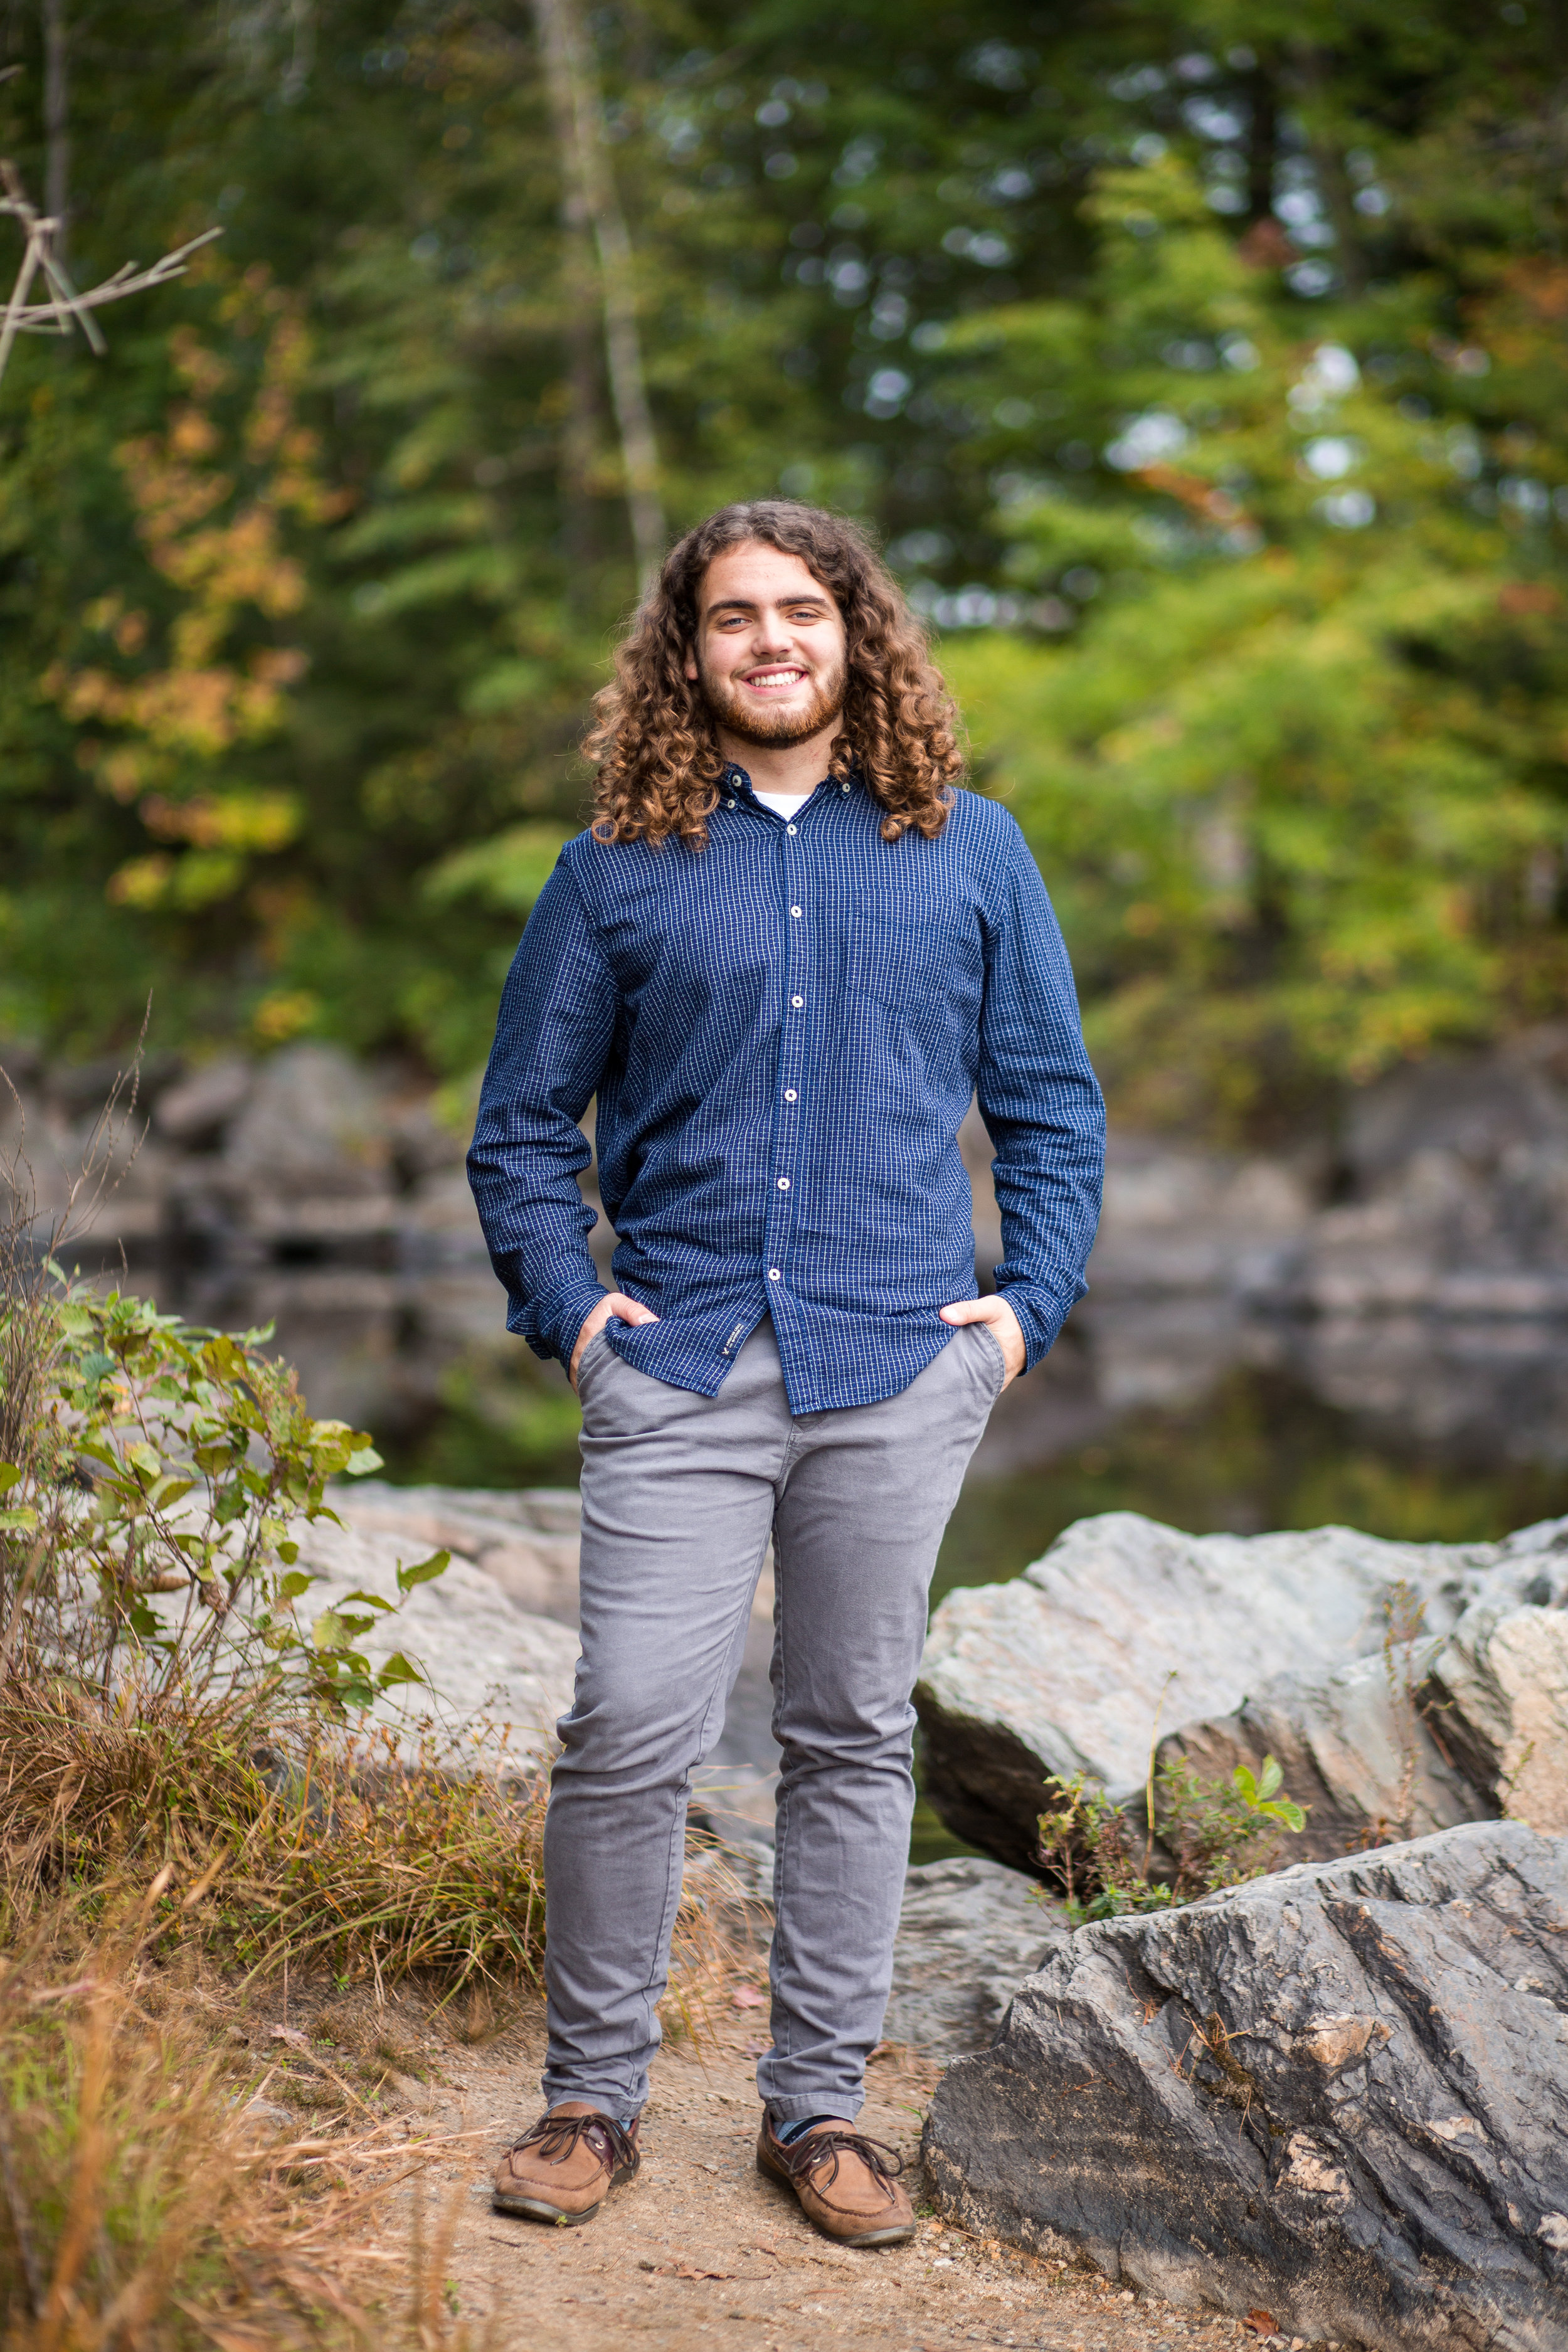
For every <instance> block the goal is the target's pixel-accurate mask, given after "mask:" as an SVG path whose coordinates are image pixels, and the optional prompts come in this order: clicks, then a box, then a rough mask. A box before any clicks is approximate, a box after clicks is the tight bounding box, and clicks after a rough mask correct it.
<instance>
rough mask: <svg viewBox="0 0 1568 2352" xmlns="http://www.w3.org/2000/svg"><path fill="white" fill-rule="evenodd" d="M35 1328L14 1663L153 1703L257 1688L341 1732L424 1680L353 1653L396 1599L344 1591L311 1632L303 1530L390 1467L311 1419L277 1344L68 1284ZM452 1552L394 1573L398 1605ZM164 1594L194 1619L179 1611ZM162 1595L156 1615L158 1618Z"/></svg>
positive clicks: (4, 1546) (14, 1558)
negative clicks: (305, 1610) (187, 1694)
mask: <svg viewBox="0 0 1568 2352" xmlns="http://www.w3.org/2000/svg"><path fill="white" fill-rule="evenodd" d="M58 1279H59V1283H60V1288H59V1294H58V1298H57V1299H56V1300H55V1301H53V1302H52V1304H51V1305H50V1306H48V1307H47V1309H46V1310H45V1311H44V1312H43V1314H42V1315H41V1316H39V1315H38V1314H37V1302H36V1301H35V1309H34V1311H35V1316H36V1318H37V1324H38V1329H37V1339H38V1346H39V1353H40V1356H41V1358H42V1360H43V1366H44V1370H43V1377H42V1378H41V1380H40V1381H39V1382H38V1384H37V1402H36V1406H35V1412H34V1417H33V1422H32V1425H31V1427H30V1429H29V1430H28V1431H26V1433H25V1439H26V1442H25V1444H23V1445H21V1446H20V1447H18V1449H17V1450H18V1452H19V1453H20V1454H22V1459H21V1460H20V1461H19V1462H16V1463H7V1464H4V1465H0V1487H3V1489H4V1500H5V1509H4V1512H3V1513H0V1559H3V1560H4V1565H5V1589H6V1592H7V1598H8V1601H9V1603H10V1606H9V1609H8V1612H7V1613H8V1615H12V1616H14V1618H15V1622H14V1625H13V1628H12V1635H13V1646H14V1648H15V1649H16V1659H15V1664H16V1667H17V1668H18V1670H20V1671H24V1672H26V1671H31V1672H32V1673H35V1674H36V1673H38V1672H44V1673H49V1672H54V1673H60V1672H68V1673H69V1674H70V1675H72V1676H73V1677H76V1678H79V1679H81V1680H83V1681H86V1682H89V1683H93V1684H96V1685H99V1686H100V1687H101V1688H103V1689H105V1690H108V1689H109V1688H110V1687H111V1686H112V1685H114V1683H115V1682H116V1681H117V1680H118V1679H119V1678H120V1677H121V1676H122V1675H127V1674H129V1675H131V1676H132V1679H133V1680H134V1681H135V1682H136V1683H137V1684H138V1685H139V1686H141V1687H142V1689H143V1690H144V1692H145V1693H146V1694H147V1695H149V1696H153V1695H156V1694H157V1693H158V1692H160V1691H162V1690H168V1689H172V1688H174V1687H175V1686H179V1687H182V1688H184V1689H185V1690H187V1691H190V1690H205V1689H206V1688H208V1687H210V1686H213V1685H220V1686H223V1687H229V1688H231V1687H236V1686H238V1685H247V1686H248V1687H249V1688H250V1690H251V1691H252V1693H253V1695H254V1698H255V1701H256V1703H257V1704H258V1705H260V1704H265V1705H267V1706H276V1705H277V1704H278V1703H279V1700H280V1699H292V1700H294V1701H295V1702H297V1703H298V1704H299V1705H300V1707H301V1708H302V1709H303V1710H304V1711H307V1712H315V1713H318V1714H322V1715H325V1716H327V1717H331V1718H333V1719H336V1720H339V1721H342V1720H345V1719H346V1718H347V1716H348V1713H349V1711H350V1710H351V1709H352V1710H359V1711H363V1709H365V1708H367V1707H369V1706H372V1705H373V1704H374V1701H375V1700H376V1699H377V1698H378V1697H380V1696H383V1695H384V1693H386V1692H387V1691H390V1690H392V1689H395V1688H396V1687H397V1686H399V1685H405V1684H414V1683H419V1682H422V1681H423V1679H424V1678H423V1676H422V1675H421V1674H420V1672H419V1670H418V1668H417V1667H416V1666H415V1665H414V1664H412V1663H411V1662H410V1660H408V1659H407V1658H406V1657H405V1656H404V1655H403V1654H402V1653H401V1652H400V1651H399V1652H395V1653H394V1654H393V1655H392V1656H391V1657H389V1658H387V1659H386V1660H385V1661H384V1663H383V1664H381V1665H380V1666H378V1667H375V1668H374V1669H373V1668H372V1666H371V1665H370V1664H369V1662H368V1660H367V1659H366V1657H365V1655H364V1654H363V1651H362V1650H361V1649H360V1648H359V1646H358V1644H359V1643H360V1642H361V1641H362V1640H363V1636H364V1634H365V1633H367V1632H368V1631H369V1630H370V1627H371V1626H372V1624H373V1623H374V1621H375V1618H376V1617H377V1616H378V1615H384V1614H389V1613H393V1612H395V1608H396V1607H397V1606H398V1605H399V1604H397V1603H394V1602H390V1601H386V1600H384V1599H383V1598H382V1597H381V1596H380V1595H378V1594H375V1593H371V1592H355V1593H351V1594H348V1595H347V1596H345V1597H344V1598H342V1599H341V1600H340V1601H338V1602H337V1603H336V1604H335V1605H334V1607H332V1608H331V1609H329V1610H324V1611H322V1612H321V1614H320V1615H318V1616H317V1617H316V1619H315V1621H314V1623H313V1624H312V1625H310V1627H309V1629H307V1628H305V1627H303V1626H302V1625H301V1624H300V1617H299V1604H300V1602H301V1601H303V1600H304V1599H305V1598H306V1596H307V1594H308V1593H309V1591H310V1584H311V1581H312V1580H311V1578H310V1576H309V1575H308V1574H307V1573H306V1572H305V1571H304V1570H301V1569H300V1568H298V1567H296V1565H295V1562H296V1561H297V1560H298V1559H299V1552H300V1546H299V1543H298V1540H297V1539H296V1537H295V1535H294V1533H293V1532H291V1530H292V1529H293V1528H294V1527H295V1525H296V1523H297V1522H299V1521H300V1520H304V1521H306V1522H307V1523H309V1522H312V1521H314V1520H316V1519H319V1518H322V1517H325V1518H329V1519H332V1520H336V1519H337V1514H336V1512H335V1511H333V1510H332V1508H331V1505H330V1504H329V1503H328V1501H327V1499H326V1490H327V1484H328V1481H329V1480H330V1479H331V1478H333V1477H336V1476H339V1475H349V1476H351V1477H352V1476H356V1475H363V1473H365V1472H367V1471H371V1470H374V1469H377V1468H379V1467H380V1465H381V1456H380V1455H379V1454H377V1453H376V1452H375V1451H374V1447H373V1446H372V1444H371V1441H370V1438H369V1436H368V1435H367V1434H366V1433H364V1432H363V1431H360V1430H353V1429H351V1428H349V1426H348V1425H347V1423H343V1422H341V1421H318V1420H316V1419H315V1418H314V1417H313V1416H312V1415H311V1413H310V1411H309V1408H308V1407H307V1405H306V1403H305V1401H304V1399H303V1398H302V1397H301V1396H300V1390H299V1382H298V1380H297V1377H296V1375H295V1374H294V1373H293V1372H292V1371H291V1370H289V1367H288V1366H287V1365H285V1364H283V1363H281V1362H279V1361H277V1360H274V1359H272V1358H270V1357H268V1356H267V1355H266V1354H264V1353H263V1352H262V1351H263V1349H264V1347H265V1343H266V1341H267V1339H268V1338H269V1337H270V1333H269V1331H268V1330H250V1331H247V1332H244V1333H242V1334H239V1335H237V1336H235V1335H232V1334H229V1333H226V1332H218V1331H209V1330H204V1329H200V1328H195V1327H194V1326H192V1325H190V1324H187V1323H185V1322H184V1321H183V1320H182V1319H181V1318H179V1317H178V1316H175V1315H162V1314H160V1313H159V1312H158V1309H157V1307H155V1306H153V1305H151V1304H149V1303H148V1302H147V1301H145V1300H142V1299H140V1298H136V1297H132V1296H130V1295H129V1294H128V1293H125V1292H121V1291H118V1290H116V1291H111V1292H110V1293H109V1294H108V1295H107V1296H100V1295H98V1294H96V1293H95V1292H93V1291H91V1290H89V1289H88V1288H87V1287H85V1286H83V1285H81V1284H79V1283H68V1282H67V1281H65V1279H64V1277H63V1276H61V1277H59V1278H58ZM446 1565H447V1554H446V1553H445V1552H438V1553H437V1554H435V1555H434V1556H433V1557H432V1558H430V1559H426V1560H422V1561H419V1562H417V1563H416V1564H414V1565H411V1566H409V1567H406V1568H403V1567H400V1568H399V1570H398V1572H397V1581H398V1587H399V1591H400V1594H401V1595H403V1596H406V1595H407V1594H408V1593H409V1592H410V1591H413V1590H414V1588H415V1587H416V1585H418V1584H421V1583H423V1582H425V1581H426V1580H428V1579H430V1578H432V1577H435V1576H438V1575H440V1573H441V1572H442V1570H444V1569H445V1567H446ZM171 1596H179V1597H181V1598H182V1599H183V1601H184V1606H183V1607H175V1608H170V1607H169V1606H168V1605H167V1602H168V1600H169V1598H170V1597H171ZM160 1600H163V1602H164V1604H165V1605H164V1606H163V1607H160V1606H158V1605H157V1604H158V1602H159V1601H160Z"/></svg>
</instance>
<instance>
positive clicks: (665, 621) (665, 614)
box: [583, 499, 963, 849]
mask: <svg viewBox="0 0 1568 2352" xmlns="http://www.w3.org/2000/svg"><path fill="white" fill-rule="evenodd" d="M749 541H761V542H762V543H763V546H765V547H776V548H777V549H778V550H779V551H781V553H783V554H785V555H798V556H799V558H800V560H801V562H803V563H804V564H805V567H806V570H807V571H808V572H810V573H811V575H812V577H813V578H814V579H815V580H816V581H818V582H820V583H821V585H822V586H823V587H824V588H826V590H827V592H828V593H829V594H830V595H831V596H832V598H833V601H834V603H835V604H837V607H838V610H839V612H840V614H842V616H843V620H844V632H845V639H846V644H845V699H844V710H843V715H842V717H841V719H840V720H839V730H838V733H837V736H836V737H835V738H834V741H833V746H832V751H831V754H830V758H829V763H828V770H829V773H830V774H832V775H835V776H838V777H840V778H842V777H845V776H847V775H848V773H849V772H850V770H851V768H853V769H854V771H855V772H856V774H857V775H858V777H859V779H860V781H861V782H863V783H864V784H865V786H866V787H867V789H868V791H869V792H870V793H874V794H875V796H876V798H877V799H878V800H879V801H880V802H881V803H882V806H883V808H884V809H885V810H886V812H887V814H886V815H885V816H884V817H883V819H882V837H883V839H884V840H886V841H897V840H898V838H899V836H900V834H903V833H906V832H909V831H910V830H911V829H912V830H913V831H914V832H916V833H921V834H923V835H925V836H926V838H927V839H928V840H930V839H931V838H932V837H933V836H934V835H937V834H939V833H940V832H941V831H942V826H943V824H945V823H946V821H947V814H948V811H949V809H950V808H951V807H952V785H953V783H954V782H956V781H957V779H958V777H959V776H960V775H962V773H963V754H962V752H961V751H960V749H959V743H958V716H957V712H956V711H955V709H954V708H953V703H952V697H951V696H950V695H949V693H948V691H947V688H946V687H945V686H944V684H943V683H942V673H941V671H940V670H938V668H937V667H936V666H935V664H934V663H933V662H932V660H931V654H930V649H929V647H928V646H927V644H926V636H925V632H924V630H923V629H922V628H921V625H920V623H919V621H918V620H917V619H916V618H915V616H914V614H912V613H911V612H910V608H909V606H908V605H907V604H905V602H904V598H903V593H902V591H901V590H900V587H899V584H898V583H897V581H896V580H894V578H893V577H892V574H891V573H890V572H889V570H888V568H887V566H886V565H885V564H884V563H883V562H881V560H880V558H879V556H878V554H877V552H876V551H875V549H874V548H873V547H872V545H871V543H870V541H869V540H868V538H867V536H866V534H865V532H864V531H862V530H860V529H859V528H858V526H857V525H856V524H855V523H852V522H848V521H847V520H845V518H844V517H843V516H842V515H835V514H827V513H826V512H825V511H824V509H822V508H820V507H808V506H803V505H801V504H800V503H799V502H798V501H797V500H795V499H749V500H747V501H746V502H745V503H744V504H742V505H738V506H731V507H721V509H720V510H719V512H718V513H717V514H713V515H710V516H709V518H708V520H707V521H706V522H701V523H699V524H698V526H697V528H696V529H695V530H689V531H688V532H687V533H686V536H685V537H684V539H679V540H678V541H676V543H675V545H674V546H673V547H672V548H671V549H670V551H669V553H668V555H667V556H666V557H665V559H664V562H663V565H662V567H661V569H660V571H659V575H658V581H657V582H656V583H655V584H654V587H653V589H652V591H651V592H650V593H649V594H648V596H647V598H646V600H645V601H644V604H643V605H642V608H641V610H640V611H639V613H638V614H637V619H636V621H635V622H634V623H633V625H632V627H631V629H630V631H629V632H628V634H627V635H626V637H625V638H624V639H623V640H622V642H621V644H620V646H618V647H617V649H616V674H615V677H613V679H612V680H611V682H610V684H609V685H608V686H606V687H605V688H603V689H602V690H601V691H600V693H599V694H598V695H597V696H596V697H595V704H594V721H593V725H592V726H591V727H590V729H589V730H588V733H587V735H586V736H585V737H584V743H583V749H584V752H585V754H586V755H587V757H588V758H589V759H590V760H591V761H593V763H594V766H595V769H596V771H597V777H598V781H597V784H596V786H595V794H594V817H593V828H592V829H593V831H594V833H595V835H597V837H598V838H599V840H601V841H647V842H653V843H656V844H657V843H658V842H662V841H666V840H668V838H669V836H670V835H676V836H678V837H679V839H680V840H682V841H684V842H686V843H687V844H688V845H689V846H690V847H691V848H693V849H700V848H701V847H702V846H703V845H704V844H705V843H706V841H707V838H708V824H707V820H708V818H709V817H710V815H711V814H712V813H713V810H714V808H715V807H716V805H717V803H718V800H719V780H720V778H721V775H722V774H723V772H724V755H723V753H722V752H721V751H720V749H719V739H718V733H717V730H716V728H715V726H714V722H713V718H712V714H711V713H710V710H709V709H708V705H707V703H706V701H705V700H704V698H703V695H702V689H701V687H700V683H699V682H698V681H697V680H695V679H692V678H689V677H687V675H686V662H687V656H688V654H689V652H690V650H691V648H692V646H695V644H696V642H697V628H698V598H699V596H700V593H701V589H702V583H703V580H704V578H705V577H706V575H707V572H708V567H709V565H710V563H711V562H712V561H713V559H714V557H715V556H716V555H722V554H724V553H725V552H726V551H728V550H729V549H731V548H733V547H742V546H744V545H746V544H747V543H748V542H749Z"/></svg>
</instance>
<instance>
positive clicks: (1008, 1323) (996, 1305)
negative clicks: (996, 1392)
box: [584, 1295, 1024, 1388]
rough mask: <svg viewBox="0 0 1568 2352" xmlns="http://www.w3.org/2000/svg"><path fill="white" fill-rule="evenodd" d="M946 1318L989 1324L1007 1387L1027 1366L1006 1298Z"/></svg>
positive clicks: (964, 1304)
mask: <svg viewBox="0 0 1568 2352" xmlns="http://www.w3.org/2000/svg"><path fill="white" fill-rule="evenodd" d="M595 1312H597V1310H596V1309H595ZM942 1321H943V1322H944V1323H984V1324H985V1325H987V1326H988V1328H989V1329H990V1332H991V1336H992V1338H993V1339H994V1340H995V1342H996V1344H997V1346H998V1347H999V1348H1000V1349H1001V1350H1002V1357H1003V1360H1004V1362H1005V1364H1006V1367H1007V1376H1006V1378H1005V1380H1004V1381H1003V1383H1002V1386H1003V1388H1010V1387H1011V1386H1012V1384H1013V1382H1014V1381H1016V1379H1017V1377H1018V1375H1019V1373H1020V1372H1021V1371H1022V1370H1023V1369H1024V1334H1023V1331H1022V1330H1021V1329H1020V1328H1019V1324H1018V1318H1017V1317H1016V1315H1015V1314H1014V1312H1013V1310H1012V1308H1011V1307H1009V1306H1008V1304H1007V1301H1006V1300H1005V1298H1003V1297H1000V1296H999V1295H993V1297H990V1298H958V1299H955V1300H954V1301H953V1303H952V1306H951V1307H943V1308H942ZM584 1328H585V1327H584Z"/></svg>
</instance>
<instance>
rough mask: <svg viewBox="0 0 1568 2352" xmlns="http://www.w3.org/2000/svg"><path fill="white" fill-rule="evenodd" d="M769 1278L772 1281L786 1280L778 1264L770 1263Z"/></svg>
mask: <svg viewBox="0 0 1568 2352" xmlns="http://www.w3.org/2000/svg"><path fill="white" fill-rule="evenodd" d="M768 1280H769V1281H770V1282H782V1281H783V1280H784V1276H783V1275H782V1274H781V1273H780V1272H779V1270H778V1268H777V1266H776V1265H770V1266H769V1268H768Z"/></svg>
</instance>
